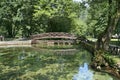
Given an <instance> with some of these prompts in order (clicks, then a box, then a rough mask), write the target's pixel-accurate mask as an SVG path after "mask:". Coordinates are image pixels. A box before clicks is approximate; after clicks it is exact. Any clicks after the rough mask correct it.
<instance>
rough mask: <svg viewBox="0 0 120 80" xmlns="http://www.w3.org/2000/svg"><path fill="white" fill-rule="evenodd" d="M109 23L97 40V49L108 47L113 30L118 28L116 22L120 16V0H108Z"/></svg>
mask: <svg viewBox="0 0 120 80" xmlns="http://www.w3.org/2000/svg"><path fill="white" fill-rule="evenodd" d="M108 4H109V9H108V23H107V24H108V25H107V27H106V29H105V31H104V32H103V33H101V34H100V35H99V37H98V40H97V45H96V48H97V49H105V50H107V49H108V46H109V42H110V39H111V36H112V33H113V31H114V30H115V28H116V24H117V23H118V20H119V18H120V5H119V4H120V1H119V0H108Z"/></svg>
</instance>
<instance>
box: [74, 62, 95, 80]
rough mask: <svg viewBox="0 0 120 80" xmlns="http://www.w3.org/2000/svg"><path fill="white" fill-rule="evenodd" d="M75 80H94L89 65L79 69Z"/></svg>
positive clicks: (85, 64)
mask: <svg viewBox="0 0 120 80" xmlns="http://www.w3.org/2000/svg"><path fill="white" fill-rule="evenodd" d="M73 80H93V73H92V72H91V71H90V70H88V64H87V63H84V66H83V67H82V66H80V67H79V72H78V74H76V75H74V77H73Z"/></svg>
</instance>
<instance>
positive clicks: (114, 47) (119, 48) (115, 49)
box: [108, 44, 120, 56]
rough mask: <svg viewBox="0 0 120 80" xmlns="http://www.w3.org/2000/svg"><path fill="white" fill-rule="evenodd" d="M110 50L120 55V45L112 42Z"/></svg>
mask: <svg viewBox="0 0 120 80" xmlns="http://www.w3.org/2000/svg"><path fill="white" fill-rule="evenodd" d="M108 51H109V52H110V53H112V54H114V55H119V56H120V46H117V45H111V44H110V45H109V49H108Z"/></svg>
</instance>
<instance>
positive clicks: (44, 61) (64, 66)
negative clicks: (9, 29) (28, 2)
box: [0, 48, 111, 80]
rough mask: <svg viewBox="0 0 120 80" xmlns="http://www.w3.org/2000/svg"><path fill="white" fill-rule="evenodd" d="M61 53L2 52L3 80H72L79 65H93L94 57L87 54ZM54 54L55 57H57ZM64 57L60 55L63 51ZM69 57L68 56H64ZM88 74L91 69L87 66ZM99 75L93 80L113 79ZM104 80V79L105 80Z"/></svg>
mask: <svg viewBox="0 0 120 80" xmlns="http://www.w3.org/2000/svg"><path fill="white" fill-rule="evenodd" d="M55 52H57V51H53V52H52V51H51V50H36V49H34V48H3V49H1V50H0V72H1V73H0V79H1V80H71V79H72V78H73V76H74V75H75V74H76V72H78V67H79V65H82V64H83V63H84V62H87V63H90V60H91V55H90V54H89V53H88V52H87V51H85V50H79V51H75V52H74V53H73V54H72V55H68V54H69V52H72V51H69V52H67V55H63V53H64V51H61V54H62V55H61V54H57V55H56V54H55ZM53 53H54V54H53ZM59 53H60V51H59ZM64 54H66V52H65V53H64ZM84 67H85V68H84V69H85V70H86V71H87V70H88V66H87V65H85V66H84ZM100 75H101V74H98V73H97V72H95V74H94V75H93V78H94V79H95V80H97V79H98V80H99V77H100V79H102V78H105V77H106V78H105V80H110V78H111V76H108V75H101V76H100ZM102 80H104V79H102Z"/></svg>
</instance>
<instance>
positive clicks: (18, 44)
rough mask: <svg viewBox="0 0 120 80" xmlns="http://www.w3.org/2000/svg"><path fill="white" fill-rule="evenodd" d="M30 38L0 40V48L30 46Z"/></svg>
mask: <svg viewBox="0 0 120 80" xmlns="http://www.w3.org/2000/svg"><path fill="white" fill-rule="evenodd" d="M30 46H31V40H25V41H0V48H3V47H30Z"/></svg>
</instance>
